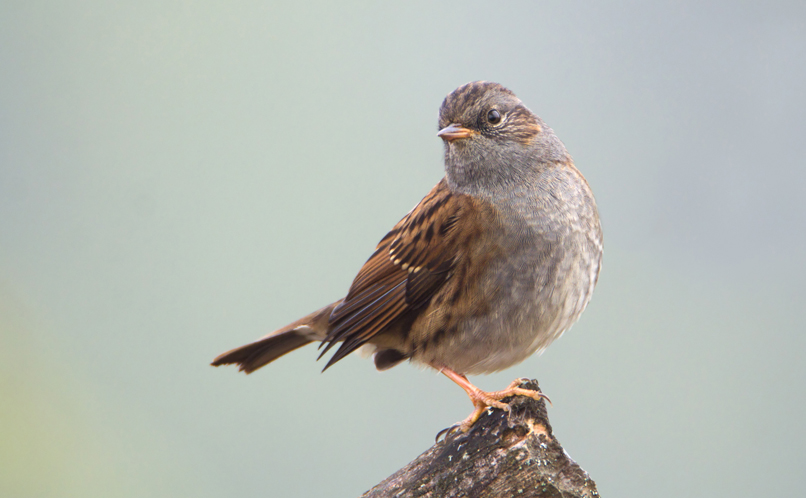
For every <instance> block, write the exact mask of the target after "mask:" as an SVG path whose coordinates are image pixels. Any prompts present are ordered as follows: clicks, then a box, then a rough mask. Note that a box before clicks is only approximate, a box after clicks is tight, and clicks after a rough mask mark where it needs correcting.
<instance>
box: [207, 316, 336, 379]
mask: <svg viewBox="0 0 806 498" xmlns="http://www.w3.org/2000/svg"><path fill="white" fill-rule="evenodd" d="M339 302H340V301H339ZM339 302H335V303H333V304H330V305H328V306H325V307H324V308H322V309H320V310H318V311H314V312H313V313H311V314H310V315H308V316H306V317H304V318H301V319H299V320H297V321H296V322H294V323H291V324H289V325H286V326H285V327H283V328H281V329H279V330H276V331H274V332H272V333H271V334H269V335H267V336H265V337H263V338H261V339H258V340H257V341H255V342H251V343H249V344H246V345H244V346H241V347H238V348H235V349H231V350H229V351H227V352H226V353H222V354H220V355H218V356H217V357H216V359H215V360H213V363H211V364H212V365H213V366H214V367H217V366H219V365H229V364H237V365H238V369H239V370H240V371H242V372H246V373H252V372H254V371H255V370H257V369H258V368H260V367H262V366H263V365H266V364H268V363H271V362H272V361H274V360H276V359H277V358H279V357H281V356H283V355H285V354H287V353H290V352H291V351H294V350H295V349H298V348H301V347H302V346H305V345H306V344H309V343H311V342H313V341H321V340H323V339H324V338H325V337H327V329H328V318H329V317H330V313H331V311H333V308H335V307H336V305H338V304H339Z"/></svg>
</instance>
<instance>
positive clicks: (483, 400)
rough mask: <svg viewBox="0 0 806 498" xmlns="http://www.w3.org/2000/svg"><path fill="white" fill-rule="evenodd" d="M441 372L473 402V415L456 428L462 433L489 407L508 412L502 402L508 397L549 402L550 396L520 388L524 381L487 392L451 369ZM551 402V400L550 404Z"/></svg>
mask: <svg viewBox="0 0 806 498" xmlns="http://www.w3.org/2000/svg"><path fill="white" fill-rule="evenodd" d="M440 372H442V373H443V374H444V375H445V376H446V377H447V378H449V379H451V380H452V381H454V382H456V383H457V384H458V385H459V387H461V388H462V389H464V390H465V392H466V393H467V395H468V396H469V397H470V401H472V402H473V407H474V410H473V413H471V414H470V415H469V416H468V417H467V418H466V419H464V420H463V421H461V422H459V423H458V424H457V425H456V426H454V427H456V428H458V429H459V430H460V431H462V432H467V431H469V430H470V428H471V427H472V426H473V424H475V423H476V421H477V420H478V419H479V417H481V414H482V413H484V410H486V409H487V407H489V406H492V407H495V408H500V409H501V410H504V411H505V412H508V411H509V405H508V404H506V403H502V402H501V400H502V399H504V398H506V397H508V396H528V397H530V398H532V399H535V400H538V401H539V400H540V399H541V398H542V399H546V400H548V396H546V395H545V394H543V393H539V392H537V391H532V390H530V389H523V388H521V387H518V386H519V385H520V384H521V382H523V381H524V379H516V380H514V381H512V383H511V384H510V385H509V387H507V388H506V389H504V390H503V391H492V392H486V391H482V390H481V389H479V388H478V387H476V386H474V385H473V384H471V383H470V381H469V380H467V377H465V376H464V375H462V374H459V373H456V372H454V371H453V370H451V369H450V368H442V369H440ZM550 402H551V401H550V400H549V403H550Z"/></svg>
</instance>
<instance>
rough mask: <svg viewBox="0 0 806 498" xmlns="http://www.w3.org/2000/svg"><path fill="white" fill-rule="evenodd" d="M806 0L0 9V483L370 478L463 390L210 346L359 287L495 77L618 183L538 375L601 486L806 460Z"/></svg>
mask: <svg viewBox="0 0 806 498" xmlns="http://www.w3.org/2000/svg"><path fill="white" fill-rule="evenodd" d="M804 61H806V4H804V2H791V3H790V4H787V3H783V2H763V3H762V2H733V1H724V2H694V1H679V0H676V1H668V2H653V3H651V4H650V3H648V2H596V3H595V4H593V3H590V2H568V1H551V2H544V1H528V2H514V1H512V2H495V3H491V2H473V1H464V2H439V3H437V2H405V3H399V2H351V3H348V2H318V3H313V2H311V3H305V4H304V5H302V4H295V5H292V3H291V2H288V3H287V4H285V5H282V4H277V3H273V2H262V1H254V2H246V1H244V2H224V1H222V2H162V1H160V2H157V1H136V2H135V1H130V2H124V3H112V2H97V1H96V2H92V1H87V2H38V1H27V2H11V1H4V2H2V3H1V4H0V495H2V496H4V497H5V496H8V497H50V496H54V497H56V496H58V497H61V496H70V497H73V496H75V497H96V496H97V497H110V496H115V497H118V496H121V497H128V496H131V497H141V496H166V497H168V496H170V497H175V496H199V497H201V496H211V497H212V496H295V497H296V496H346V497H349V496H356V495H358V494H360V493H361V492H363V491H365V490H366V489H368V488H370V487H371V486H372V485H374V484H376V483H377V482H378V481H380V480H381V479H383V478H385V477H386V476H387V475H389V474H391V473H392V472H394V471H395V470H397V469H398V468H399V467H401V466H402V465H404V464H405V463H407V462H408V461H410V460H411V459H413V458H414V457H416V456H417V455H418V454H419V453H420V452H422V451H424V450H425V449H426V448H428V447H429V446H430V445H431V443H432V442H433V438H434V435H435V434H436V433H437V431H439V430H440V429H442V428H444V427H447V426H448V425H450V424H452V423H453V422H455V421H457V420H460V419H462V418H463V417H465V416H466V415H467V414H468V413H469V411H470V409H471V405H470V403H469V401H468V400H467V397H466V396H465V394H464V393H463V392H462V391H461V390H460V389H459V388H458V387H456V386H455V385H453V384H452V383H451V382H450V381H448V380H447V379H445V378H444V377H442V376H440V375H437V374H436V373H434V372H432V371H423V370H420V369H417V368H415V367H412V366H410V365H402V366H400V367H397V368H395V369H393V370H391V371H389V372H383V373H378V372H376V371H375V370H374V368H373V366H372V364H371V362H369V361H367V360H365V359H362V358H360V357H359V356H357V355H354V356H351V357H349V358H347V359H345V360H344V361H342V362H340V363H339V364H338V365H336V366H335V367H334V368H332V369H330V370H328V372H327V373H326V374H324V375H321V374H320V370H321V368H322V366H323V362H318V363H317V362H315V361H314V360H315V357H316V351H315V348H312V347H309V348H305V349H303V350H300V351H298V352H296V353H295V354H293V355H290V356H288V357H286V358H283V359H282V360H280V361H278V362H277V363H275V364H272V365H271V366H269V367H267V368H265V369H263V370H261V371H259V372H257V373H256V374H254V375H251V376H248V377H247V376H244V375H242V374H239V373H237V372H236V369H234V368H232V367H229V368H218V369H215V368H212V367H210V366H209V365H208V364H209V362H210V361H211V360H212V358H213V357H214V356H216V355H217V354H218V353H220V352H222V351H224V350H226V349H229V348H231V347H234V346H238V345H240V344H242V343H245V342H247V341H251V340H253V339H255V338H257V337H259V336H261V335H263V334H265V333H267V332H269V331H271V330H273V329H275V328H277V327H280V326H282V325H285V324H286V323H288V322H290V321H293V320H295V319H297V318H299V317H300V316H302V315H304V314H306V313H308V312H310V311H312V310H314V309H317V308H318V307H320V306H322V305H324V304H326V303H329V302H331V301H333V300H335V299H337V298H339V297H341V296H342V295H343V294H344V293H345V291H346V289H347V287H348V286H349V284H350V282H351V280H352V277H353V276H354V274H355V273H356V271H357V270H358V269H359V268H360V266H361V264H362V263H363V261H364V260H365V259H366V258H367V257H368V256H369V254H370V253H371V252H372V250H373V248H374V245H375V243H376V242H377V241H378V240H379V239H380V238H381V237H382V236H383V235H384V234H385V233H386V231H387V230H388V229H389V228H391V227H392V225H393V224H394V223H396V222H397V221H398V219H400V217H401V216H402V215H403V214H405V213H406V212H407V211H408V210H409V209H410V208H411V207H412V206H413V205H414V204H416V203H417V202H418V201H419V200H420V199H421V198H422V196H423V195H425V193H426V192H428V190H429V189H430V188H431V186H432V185H433V184H434V183H436V182H437V181H438V180H439V178H440V177H441V176H442V174H443V173H442V157H441V155H442V144H441V140H439V139H438V138H437V137H436V136H435V132H436V122H437V110H438V107H439V104H440V103H441V101H442V99H443V97H444V96H445V95H446V94H447V93H448V92H450V91H451V90H453V89H454V88H455V87H457V86H459V85H460V84H463V83H465V82H468V81H471V80H477V79H488V80H494V81H498V82H501V83H503V84H504V85H505V86H508V87H509V88H511V89H512V90H513V91H515V92H516V93H517V94H518V96H519V97H521V99H522V100H523V101H524V102H525V103H526V104H527V105H528V106H529V107H530V108H531V109H532V110H534V111H535V112H536V113H537V114H539V115H540V116H541V117H542V118H543V119H544V120H545V121H546V122H547V123H548V124H549V125H550V126H552V127H553V128H554V130H555V131H556V132H557V134H558V135H559V137H560V138H561V139H562V140H563V141H564V142H565V144H566V146H567V147H568V149H569V151H570V152H571V154H572V155H573V156H574V158H575V160H576V163H577V165H578V167H579V168H580V170H581V171H582V172H583V173H584V174H585V175H586V177H587V179H588V181H589V182H590V184H591V186H592V187H593V190H594V192H595V194H596V196H597V200H598V203H599V207H600V211H601V216H602V220H603V226H604V232H605V258H604V268H603V271H602V274H601V278H600V283H599V287H598V288H597V290H596V293H595V294H594V297H593V301H592V302H591V304H590V306H589V308H588V310H587V312H586V313H585V314H584V315H583V317H582V319H581V321H580V322H579V323H578V324H577V325H576V326H575V327H574V328H573V329H572V330H571V331H570V332H569V333H567V334H566V335H565V336H564V337H563V338H562V339H561V340H559V341H557V342H556V343H554V344H553V345H552V347H551V348H549V349H548V351H547V352H546V353H545V354H544V355H543V356H542V357H539V358H538V357H533V358H530V359H529V360H527V361H526V362H524V363H522V364H520V365H518V366H515V367H512V368H510V369H508V370H506V371H504V372H501V373H498V374H495V375H489V376H484V377H475V378H473V379H472V380H474V381H476V382H477V383H478V384H479V385H480V386H481V387H483V388H486V389H498V388H502V387H504V386H505V385H506V384H508V383H509V382H510V381H511V380H512V379H514V378H515V377H522V376H527V377H532V378H538V379H539V380H540V383H541V386H542V387H543V389H544V390H545V392H546V393H547V394H549V395H550V396H551V398H552V400H553V401H554V407H553V408H551V409H550V411H549V415H550V417H551V421H552V423H553V424H554V428H555V432H556V434H557V436H558V438H559V439H560V441H561V442H562V443H563V445H564V446H565V448H566V449H567V451H568V452H569V453H570V455H571V456H572V457H573V458H574V459H576V460H577V461H578V462H579V463H580V464H581V465H582V466H583V468H585V469H586V470H587V471H588V472H590V474H591V476H592V477H593V478H594V479H595V480H596V482H597V483H598V486H599V490H600V491H601V493H602V494H603V495H604V496H613V497H615V496H620V497H639V496H657V497H663V496H669V497H672V496H675V497H676V496H692V497H696V496H702V497H712V496H734V497H744V496H748V497H749V496H759V495H767V496H778V495H787V494H788V495H790V496H795V495H798V494H799V492H800V491H801V490H802V472H803V463H804V461H806V450H804V447H806V430H804V428H803V421H804V420H806V402H805V401H804V387H806V386H805V385H804V384H805V382H804V381H805V380H806V366H804V365H806V363H805V362H804V361H803V358H802V356H803V354H804V351H806V334H804V318H806V311H804V300H805V299H804V298H806V292H804V287H803V282H804V279H806V257H804V256H806V250H804V247H805V246H806V207H804V196H806V167H804V162H806V161H804V157H806V138H804V135H805V134H806V91H804V81H806V64H805V63H804Z"/></svg>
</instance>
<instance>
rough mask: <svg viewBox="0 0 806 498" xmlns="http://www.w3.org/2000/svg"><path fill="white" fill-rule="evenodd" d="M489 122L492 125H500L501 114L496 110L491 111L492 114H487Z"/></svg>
mask: <svg viewBox="0 0 806 498" xmlns="http://www.w3.org/2000/svg"><path fill="white" fill-rule="evenodd" d="M487 121H489V122H490V124H494V125H495V124H498V123H500V122H501V113H499V112H498V111H496V110H495V109H492V110H490V112H488V113H487Z"/></svg>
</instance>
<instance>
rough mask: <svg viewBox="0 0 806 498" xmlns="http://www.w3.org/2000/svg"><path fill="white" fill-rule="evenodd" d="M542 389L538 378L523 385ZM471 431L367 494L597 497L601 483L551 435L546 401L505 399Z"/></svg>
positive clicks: (377, 497)
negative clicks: (505, 407)
mask: <svg viewBox="0 0 806 498" xmlns="http://www.w3.org/2000/svg"><path fill="white" fill-rule="evenodd" d="M521 387H523V388H525V389H531V390H533V391H538V392H539V391H540V388H539V387H538V385H537V381H535V380H532V381H529V382H525V383H522V384H521ZM504 402H506V403H508V404H509V407H510V411H509V413H507V412H504V411H502V410H497V409H489V410H487V412H485V413H484V415H482V417H481V418H480V419H479V420H478V422H476V424H475V425H474V426H473V428H472V429H471V430H470V432H468V433H467V434H462V433H454V434H449V435H448V436H447V437H446V438H445V439H443V440H442V441H438V442H437V443H436V444H435V445H434V446H432V447H431V448H430V449H429V450H428V451H426V452H425V453H423V454H422V455H420V456H419V457H417V459H415V460H414V461H413V462H411V463H409V464H408V465H407V466H405V467H404V468H402V469H400V470H399V471H397V472H395V473H394V474H393V475H391V476H389V477H388V478H387V479H386V480H384V481H383V482H381V483H380V484H378V485H377V486H375V487H373V488H372V489H370V490H369V491H367V492H366V493H364V495H363V496H362V498H381V497H384V498H386V497H389V498H391V497H394V498H409V497H423V498H426V497H427V498H438V497H439V498H443V497H446V498H448V497H468V498H492V497H495V498H498V497H510V496H512V497H522V498H537V497H539V498H545V497H553V498H560V497H562V498H575V497H580V498H581V497H585V498H594V497H598V496H599V493H598V491H597V490H596V484H595V483H594V482H593V480H592V479H591V478H590V477H589V476H588V473H587V472H585V471H584V470H582V468H580V466H579V465H577V464H576V462H574V461H573V460H571V457H569V456H568V454H567V453H566V452H565V450H564V449H563V448H562V446H560V443H559V442H558V441H557V439H556V438H555V437H554V435H553V434H552V430H551V425H549V420H548V415H547V412H546V402H545V400H543V399H541V400H540V401H536V400H534V399H532V398H527V397H525V396H514V397H511V398H506V399H504Z"/></svg>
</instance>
